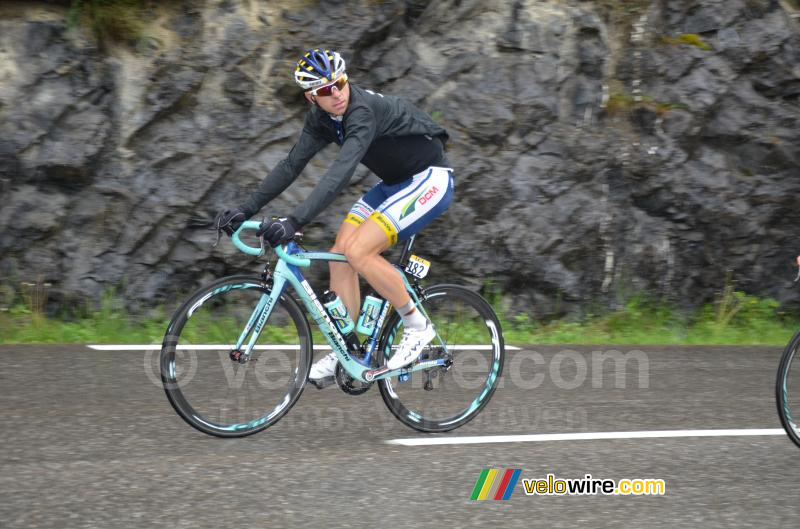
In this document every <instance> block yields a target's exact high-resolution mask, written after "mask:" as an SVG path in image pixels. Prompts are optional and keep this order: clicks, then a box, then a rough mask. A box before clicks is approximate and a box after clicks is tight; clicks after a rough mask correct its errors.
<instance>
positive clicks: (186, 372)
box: [160, 276, 312, 437]
mask: <svg viewBox="0 0 800 529" xmlns="http://www.w3.org/2000/svg"><path fill="white" fill-rule="evenodd" d="M269 293H270V289H269V286H268V285H266V284H264V282H263V281H262V280H261V279H260V278H256V277H249V276H232V277H227V278H223V279H220V280H219V281H217V282H215V283H213V284H211V285H209V286H207V287H204V288H202V289H200V290H198V291H197V292H196V293H195V294H194V295H193V296H192V297H191V298H190V299H189V300H188V301H187V302H186V303H184V305H183V306H182V307H181V308H180V309H178V311H177V312H176V313H175V315H174V316H173V318H172V322H171V323H170V325H169V328H168V329H167V333H166V335H165V336H164V342H163V344H162V348H161V358H160V369H161V381H162V383H163V385H164V390H165V391H166V393H167V397H168V398H169V401H170V403H171V404H172V406H173V407H174V408H175V411H177V412H178V414H179V415H180V416H181V417H182V418H183V419H184V420H185V421H186V422H188V423H189V424H190V425H192V426H193V427H195V428H197V429H198V430H200V431H201V432H204V433H207V434H210V435H216V436H220V437H244V436H246V435H250V434H253V433H256V432H260V431H261V430H263V429H265V428H267V427H269V426H271V425H273V424H275V423H276V422H277V421H278V420H279V419H280V418H281V417H283V415H284V414H285V413H286V412H287V411H289V409H290V408H291V407H292V405H293V404H294V403H295V401H296V400H297V398H298V397H299V396H300V394H301V393H302V392H303V388H304V387H305V383H306V380H307V379H308V372H309V369H311V358H312V353H311V350H312V343H311V331H310V329H309V327H308V322H307V320H306V318H305V315H304V314H303V311H302V310H301V309H300V307H299V306H298V304H297V302H296V301H294V300H293V299H291V298H290V297H288V296H285V295H284V296H281V298H280V299H279V300H278V302H277V303H276V304H275V306H274V308H273V309H272V312H271V314H270V316H269V319H268V320H267V321H266V322H265V323H264V326H263V327H262V330H261V334H260V335H259V339H258V340H257V342H256V344H255V347H254V348H253V351H252V354H251V356H250V358H249V359H248V360H247V361H245V362H241V361H239V359H238V357H239V356H240V354H241V353H242V352H243V351H244V349H245V346H242V348H241V350H238V351H236V350H234V348H235V344H236V342H237V339H238V338H239V335H240V333H241V332H242V331H243V330H244V329H245V327H246V326H247V323H248V321H250V318H251V315H252V314H253V313H254V310H255V309H256V307H257V306H258V305H259V301H260V300H262V297H263V296H265V295H267V296H268V295H269ZM248 340H249V337H248ZM248 340H245V345H246V343H247V341H248Z"/></svg>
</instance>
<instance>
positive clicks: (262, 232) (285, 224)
mask: <svg viewBox="0 0 800 529" xmlns="http://www.w3.org/2000/svg"><path fill="white" fill-rule="evenodd" d="M299 229H300V225H299V223H298V222H297V221H296V220H295V219H294V218H292V217H281V218H272V219H264V221H263V222H262V223H261V226H260V227H259V228H258V231H257V232H256V235H258V236H259V237H264V240H265V241H267V242H268V243H269V245H270V246H272V247H273V248H275V247H276V246H278V245H280V244H285V243H287V242H289V241H291V240H292V239H293V238H294V236H295V233H297V230H299Z"/></svg>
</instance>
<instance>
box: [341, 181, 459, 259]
mask: <svg viewBox="0 0 800 529" xmlns="http://www.w3.org/2000/svg"><path fill="white" fill-rule="evenodd" d="M452 200H453V170H452V169H450V168H449V167H429V168H428V169H426V170H424V171H422V172H421V173H418V174H416V175H414V176H412V177H411V178H409V179H408V180H404V181H403V182H400V183H398V184H394V185H387V184H385V183H383V182H380V183H378V184H377V185H375V187H373V188H372V189H370V190H369V191H367V193H366V194H365V195H364V196H363V197H361V198H360V199H359V200H358V202H356V203H355V204H353V207H352V208H350V213H348V214H347V218H345V219H344V221H345V222H349V223H350V224H354V225H356V226H360V225H361V224H362V223H363V222H364V221H365V220H367V219H372V220H374V221H375V222H376V223H377V224H378V226H380V227H381V229H383V231H384V233H386V237H387V238H388V239H389V245H390V246H391V245H393V244H395V243H396V242H397V241H402V240H405V239H408V238H409V237H411V236H412V235H414V234H415V233H417V232H419V231H420V230H421V229H422V228H424V227H425V226H426V225H427V224H428V223H429V222H431V221H432V220H433V219H435V218H436V217H438V216H439V215H441V214H442V213H444V211H445V210H446V209H447V208H448V207H450V202H451V201H452Z"/></svg>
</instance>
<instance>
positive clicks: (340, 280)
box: [329, 183, 391, 319]
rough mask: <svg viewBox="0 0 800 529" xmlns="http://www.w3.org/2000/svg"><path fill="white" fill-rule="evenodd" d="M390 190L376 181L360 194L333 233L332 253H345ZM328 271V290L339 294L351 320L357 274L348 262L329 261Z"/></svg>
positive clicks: (357, 295) (356, 297) (358, 294)
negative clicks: (355, 234)
mask: <svg viewBox="0 0 800 529" xmlns="http://www.w3.org/2000/svg"><path fill="white" fill-rule="evenodd" d="M387 189H389V190H390V191H391V187H390V186H386V185H384V184H383V183H379V184H376V185H375V186H373V187H372V189H370V190H369V191H367V193H366V194H364V196H362V197H361V198H360V199H359V200H358V201H357V202H356V203H355V204H353V207H351V208H350V212H349V213H348V214H347V217H345V219H344V221H343V222H342V225H341V226H340V227H339V232H338V233H337V235H336V242H335V243H334V245H333V248H331V251H332V252H336V253H346V249H347V247H348V243H349V240H350V239H351V238H352V236H353V234H354V233H355V232H356V230H357V229H358V227H359V226H361V224H362V223H363V222H364V221H365V220H366V219H367V218H369V216H370V215H371V214H372V212H373V211H375V208H376V207H378V206H379V205H380V204H381V203H382V202H383V201H384V200H386V197H387V196H388V195H387V193H386V190H387ZM329 269H330V273H331V290H333V291H334V292H336V293H337V294H339V297H340V298H342V303H344V306H345V307H347V312H348V313H349V314H350V317H351V318H353V319H356V318H358V313H359V311H360V309H361V292H360V291H359V285H358V273H357V272H356V270H355V269H354V268H353V267H352V266H351V265H350V263H336V262H331V263H330V265H329Z"/></svg>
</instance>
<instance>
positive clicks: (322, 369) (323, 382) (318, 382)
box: [308, 352, 339, 389]
mask: <svg viewBox="0 0 800 529" xmlns="http://www.w3.org/2000/svg"><path fill="white" fill-rule="evenodd" d="M338 362H339V359H338V358H336V353H333V352H331V353H328V354H326V355H325V356H323V357H322V358H320V359H319V360H317V361H316V362H314V364H313V365H312V366H311V371H310V372H309V373H308V381H309V382H311V383H312V384H314V385H315V386H317V389H322V388H324V387H326V386H329V385H331V384H333V376H334V373H335V372H336V364H337V363H338Z"/></svg>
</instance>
